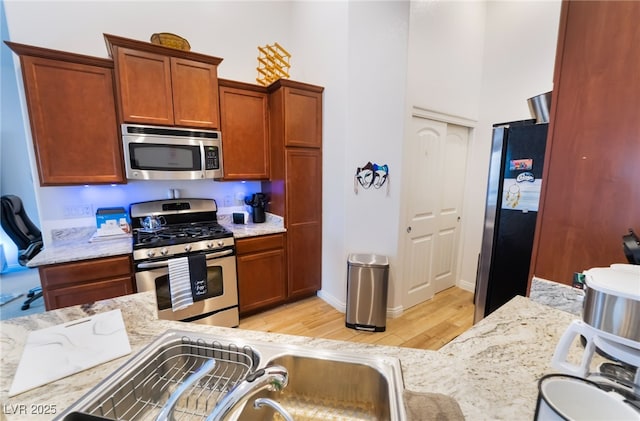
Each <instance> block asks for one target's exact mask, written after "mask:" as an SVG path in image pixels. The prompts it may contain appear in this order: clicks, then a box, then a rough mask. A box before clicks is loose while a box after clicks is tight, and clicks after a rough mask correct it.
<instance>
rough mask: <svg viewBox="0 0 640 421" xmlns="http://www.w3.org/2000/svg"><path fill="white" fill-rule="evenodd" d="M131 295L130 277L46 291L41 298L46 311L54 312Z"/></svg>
mask: <svg viewBox="0 0 640 421" xmlns="http://www.w3.org/2000/svg"><path fill="white" fill-rule="evenodd" d="M131 293H133V287H132V281H131V277H122V278H115V279H108V280H104V281H99V282H89V283H86V284H76V285H70V286H67V287H63V288H57V289H52V290H47V291H45V292H44V293H43V298H44V301H45V307H46V309H47V310H54V309H57V308H62V307H69V306H74V305H78V304H87V303H92V302H94V301H99V300H106V299H109V298H114V297H119V296H122V295H127V294H131Z"/></svg>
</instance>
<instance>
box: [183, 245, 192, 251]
mask: <svg viewBox="0 0 640 421" xmlns="http://www.w3.org/2000/svg"><path fill="white" fill-rule="evenodd" d="M192 248H193V246H192V245H191V244H187V245H186V246H184V251H187V252H189V251H191V249H192Z"/></svg>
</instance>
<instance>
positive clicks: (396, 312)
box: [317, 290, 404, 319]
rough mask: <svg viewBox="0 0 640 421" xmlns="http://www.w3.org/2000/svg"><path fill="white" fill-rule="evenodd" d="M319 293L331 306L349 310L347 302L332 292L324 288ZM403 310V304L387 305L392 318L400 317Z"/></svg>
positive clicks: (388, 313) (339, 309) (343, 310)
mask: <svg viewBox="0 0 640 421" xmlns="http://www.w3.org/2000/svg"><path fill="white" fill-rule="evenodd" d="M317 295H318V297H319V298H321V299H322V300H324V301H325V302H326V303H327V304H329V305H330V306H331V307H333V308H335V309H336V310H338V311H339V312H340V313H346V312H347V303H345V302H344V301H341V300H339V299H337V298H336V297H334V296H333V295H331V294H328V293H327V292H325V291H324V290H320V291H318V293H317ZM403 312H404V307H403V306H401V305H400V306H397V307H387V317H388V318H391V319H393V318H396V317H399V316H400V315H401V314H402V313H403Z"/></svg>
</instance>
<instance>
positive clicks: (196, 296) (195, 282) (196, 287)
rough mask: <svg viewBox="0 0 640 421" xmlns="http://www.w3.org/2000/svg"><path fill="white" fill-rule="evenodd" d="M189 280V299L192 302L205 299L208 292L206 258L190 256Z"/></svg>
mask: <svg viewBox="0 0 640 421" xmlns="http://www.w3.org/2000/svg"><path fill="white" fill-rule="evenodd" d="M188 259H189V278H190V279H191V297H193V301H200V300H204V299H205V298H207V294H208V292H209V288H208V282H207V258H206V257H205V255H204V254H202V253H198V254H190V255H189V257H188Z"/></svg>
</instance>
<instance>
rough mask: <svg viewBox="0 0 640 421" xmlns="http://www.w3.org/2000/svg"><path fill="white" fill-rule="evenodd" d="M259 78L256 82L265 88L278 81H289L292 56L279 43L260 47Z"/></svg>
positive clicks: (257, 68)
mask: <svg viewBox="0 0 640 421" xmlns="http://www.w3.org/2000/svg"><path fill="white" fill-rule="evenodd" d="M258 51H260V54H259V55H258V67H256V70H257V71H258V77H257V78H256V81H258V83H259V84H261V85H263V86H267V85H270V84H272V83H273V82H275V81H276V80H278V79H283V78H284V79H288V78H289V69H290V68H291V64H289V60H290V59H291V54H289V53H288V52H287V50H285V49H284V48H282V46H281V45H280V44H278V43H277V42H275V43H273V45H265V46H264V47H260V46H258Z"/></svg>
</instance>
